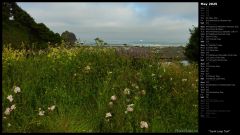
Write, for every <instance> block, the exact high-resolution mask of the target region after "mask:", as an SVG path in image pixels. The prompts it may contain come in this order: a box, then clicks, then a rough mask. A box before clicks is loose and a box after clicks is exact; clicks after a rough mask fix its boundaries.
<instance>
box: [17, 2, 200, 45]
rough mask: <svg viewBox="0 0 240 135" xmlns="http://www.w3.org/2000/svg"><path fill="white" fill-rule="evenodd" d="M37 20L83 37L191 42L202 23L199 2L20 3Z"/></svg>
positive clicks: (52, 27)
mask: <svg viewBox="0 0 240 135" xmlns="http://www.w3.org/2000/svg"><path fill="white" fill-rule="evenodd" d="M18 5H19V6H20V7H21V8H22V9H23V10H25V11H26V12H28V13H29V14H30V15H31V16H32V17H33V18H34V19H35V21H36V22H37V23H41V22H42V23H44V24H46V25H47V26H48V27H49V28H50V29H51V30H53V31H54V32H58V33H59V34H61V33H62V32H64V31H65V30H68V31H71V32H73V33H75V35H76V36H77V38H80V39H87V40H89V39H94V38H96V37H100V38H103V39H104V40H158V41H163V42H168V41H171V42H187V41H188V38H189V36H190V35H189V31H188V29H189V28H192V25H194V26H197V24H198V5H197V3H193V2H191V3H187V2H185V3H184V2H182V3H173V2H169V3H161V2H158V3H146V2H144V3H107V2H105V3H101V2H99V3H92V2H91V3H83V2H79V3H50V2H48V3H39V2H24V3H20V2H18Z"/></svg>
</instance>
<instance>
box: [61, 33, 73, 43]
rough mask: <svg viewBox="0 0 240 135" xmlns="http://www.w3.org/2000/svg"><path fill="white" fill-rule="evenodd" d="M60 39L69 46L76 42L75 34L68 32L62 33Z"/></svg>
mask: <svg viewBox="0 0 240 135" xmlns="http://www.w3.org/2000/svg"><path fill="white" fill-rule="evenodd" d="M61 37H62V39H63V40H64V41H65V42H68V43H69V44H70V45H71V46H72V45H73V44H74V43H75V42H76V41H77V38H76V36H75V34H74V33H72V32H69V31H64V32H63V33H62V35H61Z"/></svg>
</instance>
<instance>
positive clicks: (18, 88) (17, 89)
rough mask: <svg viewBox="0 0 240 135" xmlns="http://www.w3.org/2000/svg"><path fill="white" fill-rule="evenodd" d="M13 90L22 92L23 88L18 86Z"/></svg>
mask: <svg viewBox="0 0 240 135" xmlns="http://www.w3.org/2000/svg"><path fill="white" fill-rule="evenodd" d="M13 91H14V92H15V93H18V92H21V89H20V87H18V86H16V87H15V88H14V90H13Z"/></svg>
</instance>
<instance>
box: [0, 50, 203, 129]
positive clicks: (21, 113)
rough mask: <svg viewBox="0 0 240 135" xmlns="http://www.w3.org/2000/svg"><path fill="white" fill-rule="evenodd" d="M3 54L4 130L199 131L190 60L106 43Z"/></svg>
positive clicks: (194, 75) (194, 77)
mask: <svg viewBox="0 0 240 135" xmlns="http://www.w3.org/2000/svg"><path fill="white" fill-rule="evenodd" d="M2 53H3V54H2V132H24V133H26V132H27V133H29V132H98V133H99V132H131V133H132V132H181V131H183V132H184V131H185V132H197V130H198V65H197V64H196V63H191V64H190V65H187V66H185V65H183V64H181V63H180V61H179V60H177V59H176V60H172V62H166V61H165V60H163V59H160V58H159V56H158V55H159V54H155V53H152V54H151V55H150V56H149V57H140V58H134V57H131V56H127V55H119V54H118V53H116V50H115V49H114V48H106V47H84V46H81V47H73V48H65V47H63V46H60V47H49V48H48V49H46V50H38V51H30V50H24V49H22V50H14V49H12V48H11V47H4V48H3V51H2Z"/></svg>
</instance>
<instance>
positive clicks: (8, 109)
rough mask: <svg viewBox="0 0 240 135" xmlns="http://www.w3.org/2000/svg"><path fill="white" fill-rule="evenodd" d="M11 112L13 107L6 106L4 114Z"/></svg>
mask: <svg viewBox="0 0 240 135" xmlns="http://www.w3.org/2000/svg"><path fill="white" fill-rule="evenodd" d="M10 112H11V108H9V107H8V108H6V110H5V112H4V114H6V115H9V114H10Z"/></svg>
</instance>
